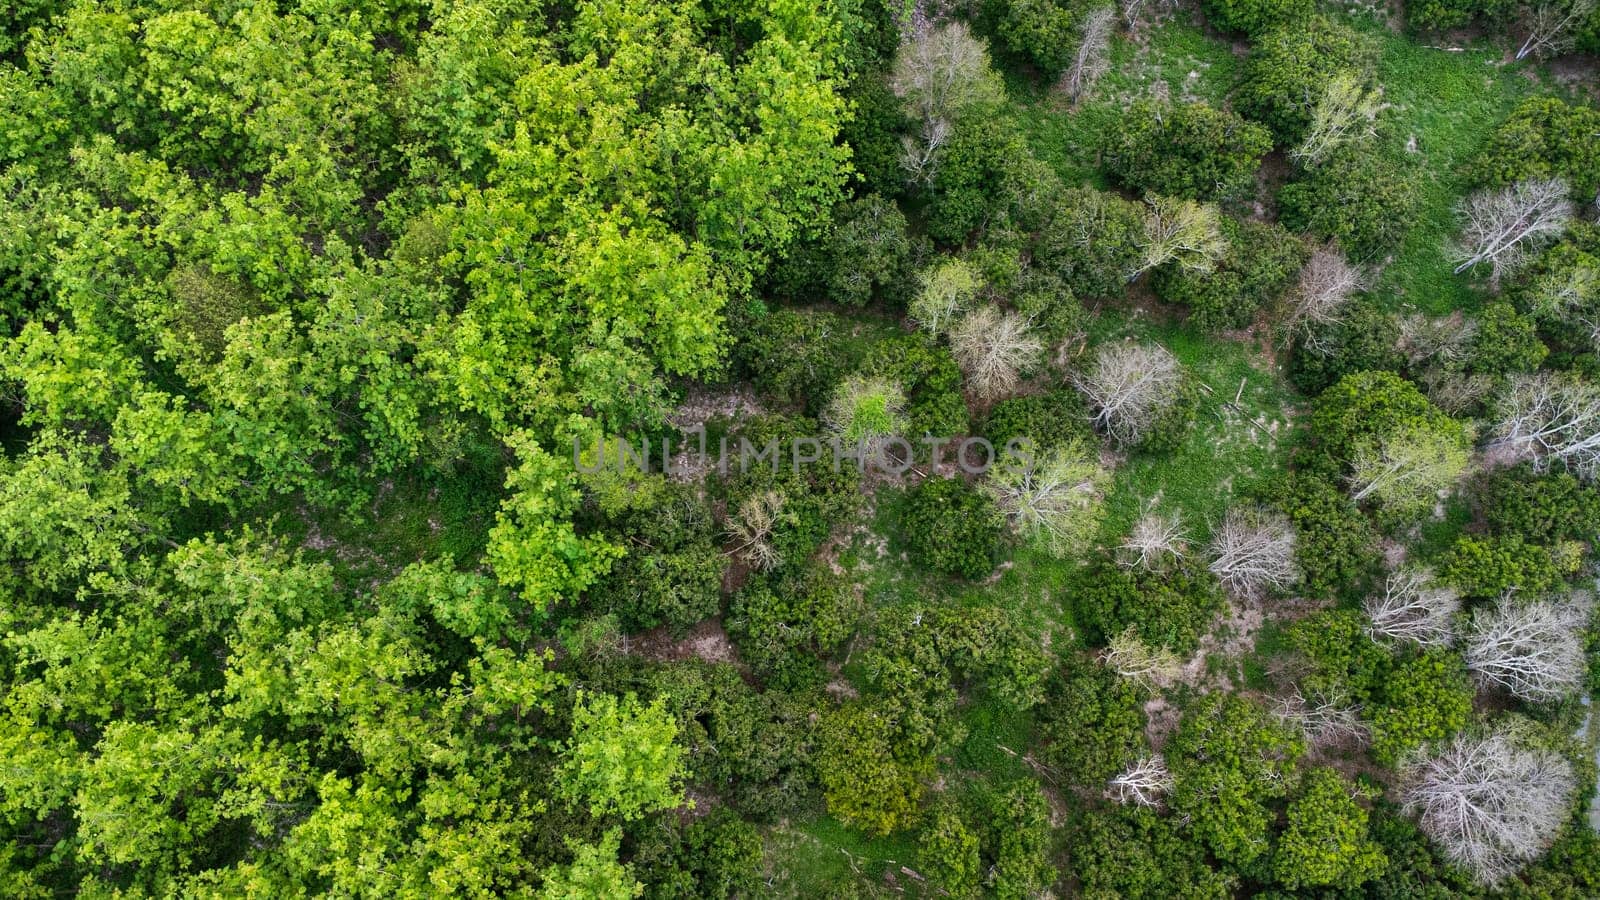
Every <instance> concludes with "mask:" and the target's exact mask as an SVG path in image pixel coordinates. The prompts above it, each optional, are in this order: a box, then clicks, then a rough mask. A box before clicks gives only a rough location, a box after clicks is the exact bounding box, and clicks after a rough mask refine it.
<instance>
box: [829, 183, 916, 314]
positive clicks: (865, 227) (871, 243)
mask: <svg viewBox="0 0 1600 900" xmlns="http://www.w3.org/2000/svg"><path fill="white" fill-rule="evenodd" d="M915 255H916V254H915V252H914V248H913V245H912V240H911V236H910V233H909V232H908V230H907V225H906V217H905V215H904V214H902V213H901V212H900V208H899V207H897V206H895V205H894V204H893V203H891V202H889V201H887V200H885V199H883V198H882V197H879V196H876V195H871V196H867V197H863V198H861V199H859V200H852V201H850V202H848V203H845V204H843V205H842V206H841V207H840V209H839V210H838V211H837V212H836V213H835V214H834V225H833V230H832V231H831V232H830V233H829V236H828V240H827V258H828V259H827V264H828V279H827V289H828V296H827V299H829V300H832V301H834V302H835V303H842V304H845V305H846V306H865V305H867V304H868V303H869V302H872V301H873V300H884V301H891V302H895V303H899V302H903V301H904V291H905V289H906V287H907V285H909V284H910V282H911V264H912V260H913V259H914V257H915Z"/></svg>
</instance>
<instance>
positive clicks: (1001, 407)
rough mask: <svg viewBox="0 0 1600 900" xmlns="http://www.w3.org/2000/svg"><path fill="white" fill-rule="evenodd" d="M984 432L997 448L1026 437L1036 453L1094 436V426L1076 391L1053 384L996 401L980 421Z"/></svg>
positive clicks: (1086, 439)
mask: <svg viewBox="0 0 1600 900" xmlns="http://www.w3.org/2000/svg"><path fill="white" fill-rule="evenodd" d="M983 435H984V437H985V438H987V439H988V440H989V442H990V443H992V444H994V446H995V449H996V450H997V451H1003V450H1004V449H1005V446H1006V444H1007V443H1008V442H1010V441H1012V440H1017V441H1021V440H1024V439H1027V440H1031V441H1032V442H1033V446H1034V449H1035V452H1036V453H1039V452H1045V451H1050V450H1054V449H1056V448H1057V447H1064V446H1067V445H1068V444H1071V443H1072V442H1074V441H1090V440H1093V438H1094V429H1092V428H1090V427H1089V410H1088V409H1087V408H1085V407H1084V405H1083V398H1082V397H1081V396H1080V395H1079V394H1078V392H1077V391H1072V390H1067V389H1065V388H1056V389H1055V390H1052V391H1049V392H1047V393H1043V394H1031V395H1029V396H1026V397H1012V398H1011V399H1009V400H1002V401H1000V402H999V403H996V404H995V405H994V408H993V409H991V410H989V418H988V419H986V420H985V421H984V423H983Z"/></svg>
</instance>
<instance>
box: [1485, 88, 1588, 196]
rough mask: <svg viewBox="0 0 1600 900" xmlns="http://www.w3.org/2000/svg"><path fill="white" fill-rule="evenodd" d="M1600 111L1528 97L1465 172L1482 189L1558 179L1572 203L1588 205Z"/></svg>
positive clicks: (1556, 99) (1559, 101)
mask: <svg viewBox="0 0 1600 900" xmlns="http://www.w3.org/2000/svg"><path fill="white" fill-rule="evenodd" d="M1596 134H1600V110H1596V109H1594V108H1593V107H1591V106H1588V105H1586V104H1581V103H1580V104H1571V103H1567V102H1566V101H1564V100H1561V99H1560V98H1557V97H1530V98H1528V99H1526V100H1524V101H1522V102H1521V103H1520V104H1518V105H1517V108H1516V109H1514V110H1512V111H1511V115H1509V116H1507V117H1506V120H1505V121H1504V122H1502V123H1500V127H1499V128H1496V129H1495V131H1494V134H1493V135H1492V136H1490V138H1489V142H1488V145H1487V146H1485V147H1484V148H1483V150H1482V151H1480V152H1479V153H1478V156H1477V157H1476V158H1475V159H1474V160H1473V162H1472V163H1471V165H1470V167H1469V172H1468V174H1469V176H1470V177H1471V178H1472V179H1473V180H1474V181H1476V182H1478V183H1479V184H1481V185H1483V186H1485V187H1505V186H1507V185H1510V184H1512V183H1514V182H1518V181H1524V180H1527V179H1532V178H1541V179H1542V178H1561V179H1565V180H1566V182H1567V183H1568V184H1569V185H1571V187H1572V199H1573V200H1574V201H1577V202H1579V203H1588V202H1590V201H1592V200H1593V199H1594V197H1595V193H1596V192H1597V191H1600V143H1597V142H1596V141H1595V135H1596Z"/></svg>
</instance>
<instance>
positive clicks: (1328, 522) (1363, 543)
mask: <svg viewBox="0 0 1600 900" xmlns="http://www.w3.org/2000/svg"><path fill="white" fill-rule="evenodd" d="M1264 494H1265V496H1264V498H1263V499H1265V500H1267V501H1268V502H1270V503H1271V504H1272V505H1273V506H1276V507H1277V508H1278V509H1280V510H1282V511H1283V512H1284V514H1285V515H1287V516H1288V517H1289V521H1291V522H1293V523H1294V530H1295V546H1294V553H1295V561H1296V562H1297V563H1298V564H1299V565H1300V570H1301V572H1302V573H1303V579H1304V580H1303V581H1302V583H1301V585H1302V588H1303V590H1304V591H1305V592H1306V593H1307V594H1309V595H1311V596H1314V597H1335V596H1344V597H1354V596H1359V595H1360V594H1362V593H1364V592H1365V590H1366V587H1367V584H1368V582H1369V581H1370V580H1371V578H1372V576H1373V575H1374V574H1375V573H1376V572H1377V571H1378V568H1379V566H1380V565H1381V563H1382V557H1381V554H1380V553H1379V552H1378V534H1377V532H1376V531H1374V530H1373V528H1372V525H1371V523H1369V522H1368V521H1367V518H1366V517H1365V516H1363V515H1362V514H1361V510H1359V509H1357V508H1356V505H1355V504H1354V503H1352V502H1350V498H1349V497H1348V496H1347V495H1346V494H1345V492H1344V491H1342V490H1340V489H1339V487H1338V486H1337V485H1336V484H1334V483H1332V482H1330V481H1329V480H1327V479H1324V478H1319V477H1317V476H1316V475H1314V474H1311V473H1309V472H1304V473H1295V474H1292V475H1289V476H1285V477H1283V478H1280V479H1277V480H1276V481H1275V482H1274V483H1273V484H1272V485H1270V486H1269V487H1268V489H1267V490H1266V491H1265V492H1264Z"/></svg>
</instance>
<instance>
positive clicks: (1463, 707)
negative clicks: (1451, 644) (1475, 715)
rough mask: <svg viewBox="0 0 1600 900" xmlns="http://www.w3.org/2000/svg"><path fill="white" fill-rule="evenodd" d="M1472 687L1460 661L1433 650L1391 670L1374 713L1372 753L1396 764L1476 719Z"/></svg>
mask: <svg viewBox="0 0 1600 900" xmlns="http://www.w3.org/2000/svg"><path fill="white" fill-rule="evenodd" d="M1472 696H1473V691H1472V684H1471V682H1469V681H1468V679H1467V670H1466V666H1465V665H1463V664H1462V662H1461V657H1460V656H1459V655H1457V654H1456V653H1454V652H1452V651H1449V650H1439V649H1435V650H1429V651H1427V652H1425V653H1422V654H1420V655H1418V656H1415V657H1413V658H1411V659H1409V660H1407V661H1405V662H1403V663H1400V664H1398V665H1396V666H1395V667H1394V668H1393V669H1391V670H1390V672H1389V675H1388V677H1386V678H1385V679H1384V680H1383V690H1382V692H1381V697H1380V698H1379V702H1378V704H1377V708H1376V710H1375V711H1374V712H1373V714H1372V755H1373V758H1374V759H1376V760H1377V761H1378V762H1380V763H1382V764H1384V765H1386V766H1393V765H1396V764H1398V763H1399V762H1400V761H1401V760H1403V759H1404V758H1405V757H1406V756H1407V754H1409V753H1411V751H1413V750H1416V749H1417V748H1419V747H1421V746H1423V745H1424V744H1427V743H1430V742H1432V741H1437V740H1441V739H1443V738H1446V737H1449V736H1450V735H1452V734H1454V733H1455V732H1457V731H1460V730H1461V729H1462V728H1465V727H1466V726H1467V722H1468V721H1469V720H1470V719H1471V716H1472Z"/></svg>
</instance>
